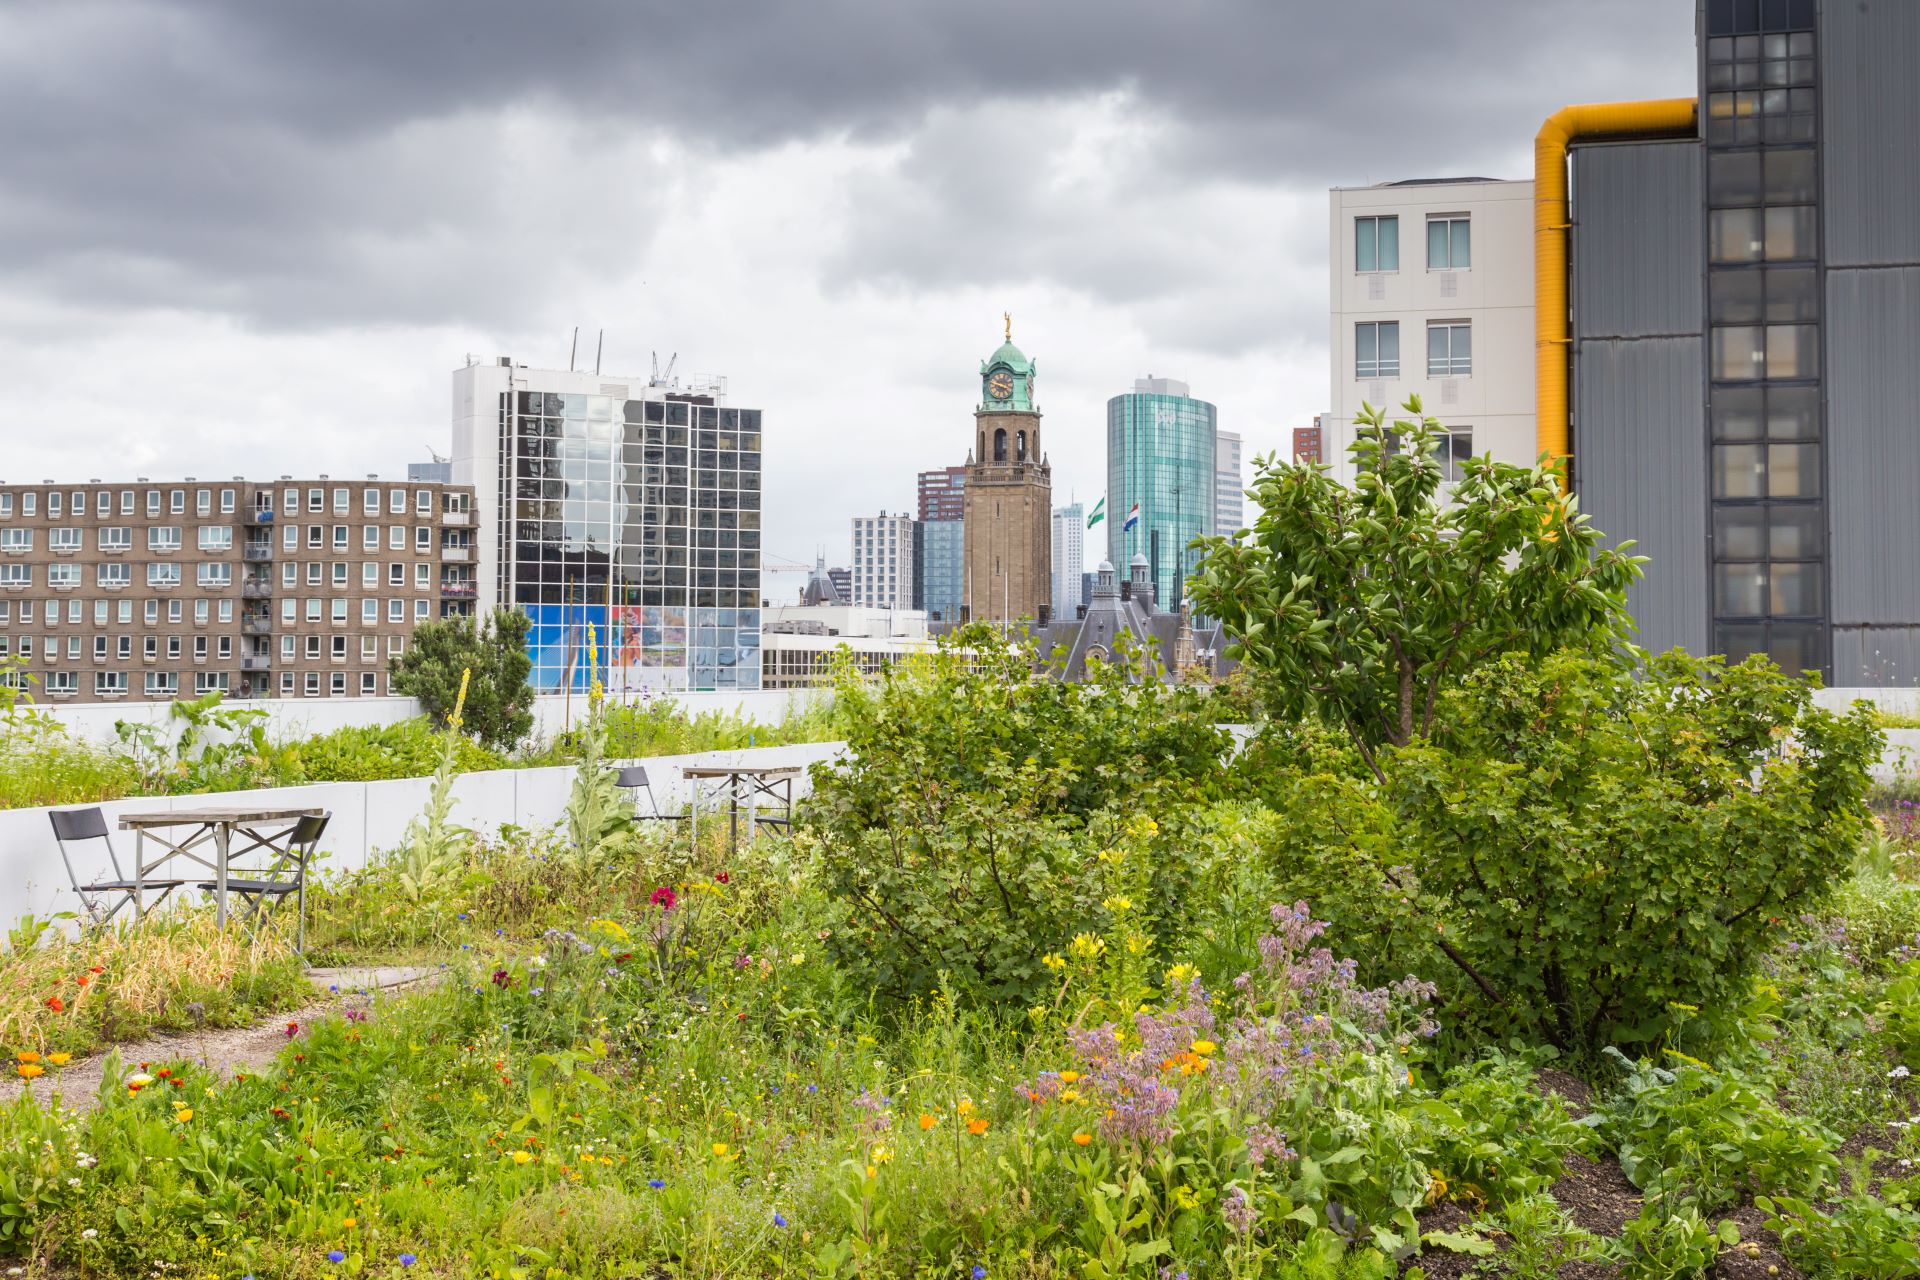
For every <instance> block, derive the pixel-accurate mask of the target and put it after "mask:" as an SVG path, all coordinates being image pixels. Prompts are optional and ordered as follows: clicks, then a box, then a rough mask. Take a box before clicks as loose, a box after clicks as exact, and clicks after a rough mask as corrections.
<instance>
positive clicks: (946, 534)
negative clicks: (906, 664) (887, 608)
mask: <svg viewBox="0 0 1920 1280" xmlns="http://www.w3.org/2000/svg"><path fill="white" fill-rule="evenodd" d="M913 546H914V552H915V556H916V559H915V562H914V575H913V586H914V606H913V607H914V608H916V609H924V610H925V611H926V614H927V619H928V621H930V622H958V621H959V620H960V605H961V603H962V601H963V599H964V597H965V588H964V583H965V580H966V559H967V541H966V522H965V521H963V520H923V521H921V522H920V523H919V524H918V525H917V526H916V528H915V531H914V543H913Z"/></svg>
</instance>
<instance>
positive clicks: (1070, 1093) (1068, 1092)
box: [1060, 1089, 1080, 1102]
mask: <svg viewBox="0 0 1920 1280" xmlns="http://www.w3.org/2000/svg"><path fill="white" fill-rule="evenodd" d="M1060 1101H1062V1102H1078V1101H1080V1091H1079V1090H1078V1089H1062V1090H1061V1091H1060Z"/></svg>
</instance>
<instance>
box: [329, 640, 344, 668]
mask: <svg viewBox="0 0 1920 1280" xmlns="http://www.w3.org/2000/svg"><path fill="white" fill-rule="evenodd" d="M329 647H330V648H331V649H332V651H333V654H332V656H333V660H334V661H335V662H345V661H346V660H347V638H346V637H345V636H334V637H333V644H332V645H331V646H329Z"/></svg>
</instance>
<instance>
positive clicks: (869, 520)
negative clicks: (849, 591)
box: [852, 511, 914, 609]
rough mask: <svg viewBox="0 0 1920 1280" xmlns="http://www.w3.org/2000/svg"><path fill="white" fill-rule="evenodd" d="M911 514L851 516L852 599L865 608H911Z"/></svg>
mask: <svg viewBox="0 0 1920 1280" xmlns="http://www.w3.org/2000/svg"><path fill="white" fill-rule="evenodd" d="M913 523H914V521H913V517H912V516H910V515H906V514H901V515H897V516H890V515H888V514H887V513H886V512H884V511H882V512H881V513H880V514H879V515H877V516H855V517H854V518H853V566H852V567H853V601H852V603H853V604H854V605H855V606H863V607H865V608H869V609H911V608H913Z"/></svg>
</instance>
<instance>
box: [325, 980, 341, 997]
mask: <svg viewBox="0 0 1920 1280" xmlns="http://www.w3.org/2000/svg"><path fill="white" fill-rule="evenodd" d="M327 990H329V991H331V992H333V993H334V994H335V995H339V994H340V984H339V983H337V982H329V983H328V984H327Z"/></svg>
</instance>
